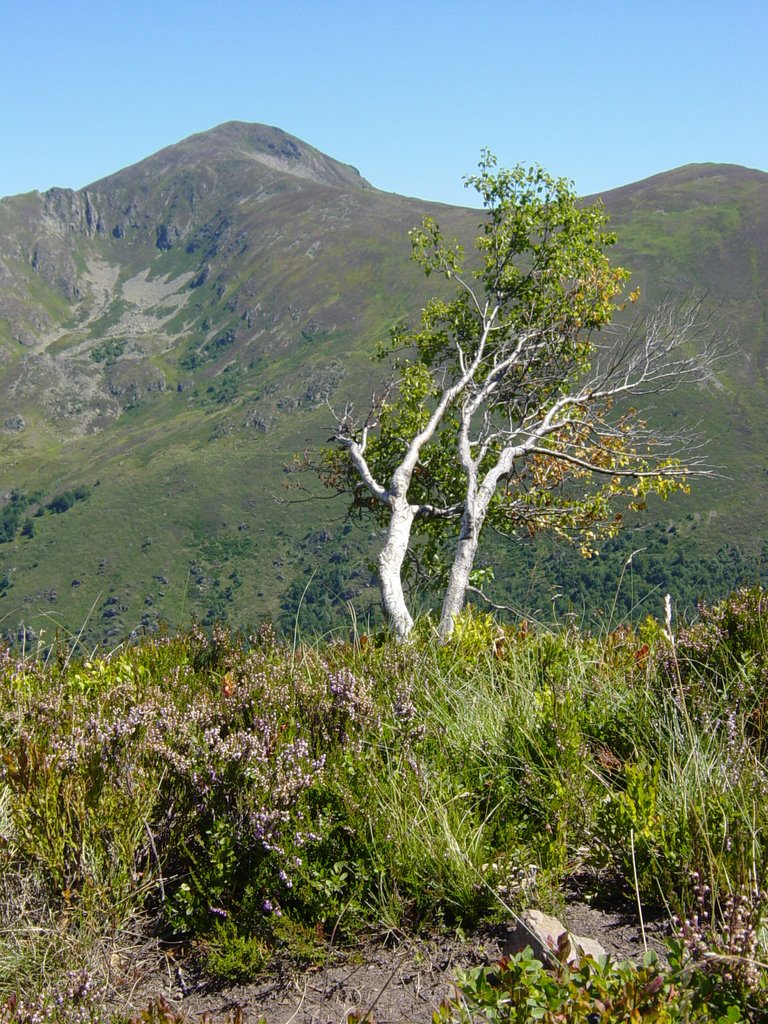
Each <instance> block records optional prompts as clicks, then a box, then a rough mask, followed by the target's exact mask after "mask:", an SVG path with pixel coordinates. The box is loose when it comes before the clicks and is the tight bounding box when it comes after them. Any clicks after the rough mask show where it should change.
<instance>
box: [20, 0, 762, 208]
mask: <svg viewBox="0 0 768 1024" xmlns="http://www.w3.org/2000/svg"><path fill="white" fill-rule="evenodd" d="M0 15H2V18H1V19H0V26H1V27H0V110H1V111H2V120H1V124H2V155H1V157H0V195H9V194H14V193H17V192H25V191H29V190H30V189H33V188H37V189H41V190H42V189H46V188H49V187H50V186H52V185H62V186H69V187H72V188H79V187H81V186H83V185H86V184H88V183H89V182H91V181H94V180H96V179H97V178H99V177H102V176H104V175H105V174H108V173H111V172H112V171H116V170H119V169H120V168H121V167H125V166H127V165H128V164H131V163H135V162H136V161H137V160H140V159H142V158H143V157H145V156H148V155H149V154H150V153H153V152H155V151H156V150H158V149H161V148H162V147H163V146H166V145H169V144H171V143H173V142H176V141H178V140H179V139H182V138H184V137H185V136H187V135H190V134H192V133H193V132H198V131H203V130H205V129H206V128H211V127H213V126H214V125H216V124H219V123H221V122H223V121H228V120H242V121H260V122H264V123H267V124H273V125H277V126H279V127H281V128H283V129H285V130H286V131H288V132H290V133H292V134H293V135H296V136H298V137H299V138H301V139H304V140H305V141H307V142H309V143H311V144H312V145H314V146H317V147H318V148H319V149H321V150H323V151H324V152H326V153H328V154H329V155H331V156H334V157H336V158H337V159H340V160H343V161H345V162H348V163H352V164H354V165H355V166H356V167H358V168H359V170H360V171H361V173H362V174H363V175H364V176H365V177H366V178H368V179H369V180H370V181H371V182H372V183H373V184H374V185H376V186H377V187H379V188H382V189H385V190H387V191H393V192H401V193H404V194H406V195H415V196H420V197H424V198H429V199H435V200H442V201H444V202H456V203H462V202H467V201H469V199H470V197H469V196H468V194H467V193H466V192H465V191H464V189H463V188H462V184H461V179H462V176H463V175H464V174H466V173H468V172H471V171H473V170H474V168H475V166H476V164H477V160H478V157H479V154H480V150H481V148H482V147H484V146H487V147H489V148H490V149H491V150H492V151H493V152H495V153H496V154H497V156H498V157H499V159H500V161H501V162H502V163H503V164H507V165H511V164H514V163H516V162H518V161H523V162H526V163H532V162H536V163H540V164H542V165H543V166H544V167H545V168H546V169H547V170H549V171H550V172H552V173H553V174H557V175H564V176H566V177H568V178H571V179H573V180H574V181H575V183H576V187H577V189H578V190H579V191H580V192H581V193H583V194H589V193H593V192H599V191H603V190H606V189H609V188H613V187H616V186H619V185H623V184H626V183H628V182H631V181H637V180H639V179H640V178H644V177H647V176H648V175H650V174H654V173H657V172H659V171H664V170H669V169H670V168H672V167H677V166H680V165H682V164H686V163H692V162H704V161H718V162H719V161H722V162H728V163H739V164H744V165H746V166H749V167H758V168H760V169H762V170H766V171H768V52H767V51H768V4H766V3H765V0H753V2H746V0H732V2H730V3H727V4H726V3H722V2H712V0H698V2H693V0H665V2H657V0H643V2H624V0H614V2H612V3H607V2H590V0H583V2H570V0H552V2H547V0H538V2H533V0H530V2H522V0H507V2H503V0H463V2H461V3H459V2H453V0H445V2H442V3H439V2H436V0H423V2H418V0H414V2H412V3H406V2H404V0H387V2H381V3H374V2H367V0H358V2H357V3H352V2H348V0H333V2H328V0H307V2H305V0H270V2H269V3H266V2H262V0H219V2H216V3H212V2H208V0H122V2H119V3H118V2H113V0H100V2H90V0H55V2H52V0H38V2H37V3H34V2H32V3H30V0H21V2H20V0H0Z"/></svg>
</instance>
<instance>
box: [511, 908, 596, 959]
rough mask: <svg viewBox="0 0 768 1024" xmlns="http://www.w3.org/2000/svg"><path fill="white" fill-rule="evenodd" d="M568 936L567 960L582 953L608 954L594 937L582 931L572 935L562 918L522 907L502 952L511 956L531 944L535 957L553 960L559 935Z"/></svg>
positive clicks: (594, 955) (584, 954)
mask: <svg viewBox="0 0 768 1024" xmlns="http://www.w3.org/2000/svg"><path fill="white" fill-rule="evenodd" d="M563 934H566V935H567V936H568V953H567V960H568V963H573V962H575V961H577V960H579V959H580V957H582V956H591V957H594V959H595V960H597V959H598V957H601V956H607V953H606V951H605V950H604V949H603V947H602V946H601V945H600V943H599V942H597V941H596V940H595V939H590V938H588V937H586V936H582V935H572V934H571V933H570V932H569V931H568V929H567V928H566V927H565V925H564V924H563V922H562V921H560V920H559V919H558V918H556V917H552V916H551V915H550V914H544V913H542V911H540V910H524V911H523V913H522V914H521V915H520V916H519V917H518V919H517V922H516V923H515V925H514V927H513V928H512V931H511V932H510V934H509V937H508V938H507V941H506V943H505V945H504V955H505V956H514V955H515V954H516V953H521V952H522V951H523V950H524V949H525V947H526V946H530V947H531V949H532V951H533V955H534V957H535V958H536V959H537V960H541V961H542V962H545V961H550V962H551V961H552V960H553V959H554V954H555V951H556V950H557V948H558V945H559V943H560V937H561V936H562V935H563Z"/></svg>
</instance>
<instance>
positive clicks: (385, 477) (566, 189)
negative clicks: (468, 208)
mask: <svg viewBox="0 0 768 1024" xmlns="http://www.w3.org/2000/svg"><path fill="white" fill-rule="evenodd" d="M466 184H467V185H469V186H471V187H474V188H475V189H476V190H477V192H478V193H479V195H480V198H481V200H482V205H483V220H482V223H481V225H480V233H479V235H478V237H477V238H476V240H475V249H474V252H473V254H472V255H471V257H470V258H467V257H466V255H465V253H464V251H463V249H462V247H461V246H460V245H458V244H456V243H450V242H448V241H446V240H445V239H444V238H443V235H442V234H441V231H440V228H439V227H438V225H437V224H436V223H435V222H434V221H433V220H431V219H429V218H428V219H426V220H425V221H424V222H423V224H422V226H421V228H420V229H417V230H414V231H413V232H411V242H412V246H413V258H414V259H415V260H416V262H417V263H418V264H419V265H420V266H421V267H422V269H423V270H424V273H425V274H427V275H433V274H434V275H438V276H440V277H442V278H443V279H444V280H445V281H446V282H447V287H446V288H444V289H443V292H444V293H443V295H441V296H439V297H436V298H434V299H432V300H431V301H430V302H429V303H428V305H427V306H426V308H425V309H424V310H423V311H422V314H421V319H420V323H419V325H418V326H417V327H416V328H414V329H408V328H407V327H405V326H404V325H399V326H397V327H396V328H394V329H393V331H392V332H391V338H390V343H389V345H388V346H387V354H389V355H390V356H391V357H392V359H393V364H394V376H393V377H392V380H391V382H390V383H389V385H388V386H387V387H386V388H385V389H384V390H383V392H382V393H381V394H380V395H378V396H375V397H374V400H373V402H372V404H371V408H370V410H369V411H368V413H367V415H365V416H364V417H362V418H360V417H358V416H357V415H356V413H355V410H354V408H353V407H352V406H348V407H347V408H346V409H345V410H344V411H343V412H342V413H341V414H339V415H337V416H336V418H335V424H334V431H333V438H332V446H331V447H330V448H328V449H326V450H325V452H324V454H323V458H322V462H321V476H322V478H323V480H324V482H325V483H326V484H327V485H329V486H331V487H334V488H335V489H337V490H338V491H343V492H345V493H348V494H350V495H351V498H352V509H353V510H354V511H356V512H358V513H361V514H370V515H372V516H374V518H375V519H377V520H378V521H379V522H380V523H381V524H382V525H383V526H384V527H385V530H386V533H385V540H384V544H383V547H382V549H381V552H380V554H379V557H378V570H379V582H380V587H381V596H382V602H383V606H384V610H385V613H386V615H387V618H388V620H389V622H390V624H391V626H392V628H393V629H394V631H395V632H396V634H397V636H398V637H400V638H405V637H407V636H408V634H409V632H410V631H411V628H412V626H413V618H412V615H411V612H410V610H409V607H408V602H407V600H406V594H405V589H404V570H405V567H406V565H407V564H408V563H409V561H410V562H412V561H413V560H414V558H415V557H416V556H417V554H418V559H419V562H420V564H421V565H422V566H424V565H427V566H428V567H429V568H430V569H431V570H432V572H433V576H434V578H435V579H436V580H437V581H438V582H440V583H441V584H442V586H443V588H444V593H443V600H442V612H441V616H440V622H439V627H438V629H439V634H440V637H441V639H442V640H446V639H447V638H448V637H449V636H450V635H451V632H452V630H453V628H454V623H455V621H456V616H457V615H458V614H459V613H460V611H461V609H462V607H463V605H464V602H465V600H466V596H467V593H468V591H469V590H470V589H479V588H477V587H476V584H477V580H476V579H475V577H474V576H473V572H474V565H475V559H476V555H477V551H478V545H479V542H480V537H481V533H482V531H483V529H484V528H485V527H489V526H490V527H492V528H493V529H494V530H496V531H499V532H501V533H504V534H506V535H508V536H509V537H511V538H515V537H520V536H521V535H533V534H536V533H538V532H540V531H549V532H551V533H554V534H556V535H558V536H560V537H564V538H568V539H571V540H575V541H577V542H578V543H580V545H581V547H582V550H583V552H584V553H585V554H589V553H591V551H592V550H593V549H594V545H595V544H596V543H597V542H598V541H599V539H600V538H601V537H605V536H611V535H613V534H615V533H616V532H617V530H618V529H619V527H620V524H621V513H619V512H617V511H616V505H617V502H618V501H619V500H621V499H623V500H624V501H625V503H626V502H628V503H629V504H630V505H633V506H635V507H640V506H641V505H642V504H643V503H644V499H645V497H646V495H647V494H648V493H650V492H655V493H658V494H661V495H662V496H663V497H666V496H667V495H668V494H669V493H671V492H672V491H674V490H676V489H680V488H686V487H687V480H688V477H689V475H690V473H691V472H692V471H695V470H697V469H698V468H699V463H700V460H699V458H698V457H697V455H696V452H695V449H692V447H691V442H690V439H688V438H684V437H679V436H678V437H672V436H666V437H665V436H660V435H659V434H658V433H656V432H654V431H653V430H650V429H649V428H648V427H647V426H646V424H645V422H644V421H643V420H642V418H641V417H640V416H639V414H638V412H637V410H636V408H635V404H634V403H635V401H636V399H638V398H642V397H643V396H647V395H649V394H655V393H658V392H662V391H666V390H668V389H670V388H673V387H677V386H678V385H680V384H682V383H685V382H693V381H699V380H701V379H702V377H704V376H706V375H707V373H708V358H709V357H708V355H707V354H706V352H703V350H702V349H701V347H700V346H699V347H696V345H695V342H696V340H697V339H696V338H695V335H696V333H697V326H698V318H697V315H696V310H693V311H688V312H682V311H680V310H677V311H675V310H672V309H669V308H665V309H662V310H659V311H657V312H656V313H654V314H653V315H652V316H650V317H647V318H646V319H644V320H636V321H635V322H634V325H633V326H632V327H630V328H622V329H621V330H619V329H618V328H615V327H614V326H613V323H614V317H615V315H616V313H617V312H618V311H619V310H620V309H623V308H625V307H626V306H631V304H632V303H633V302H635V300H636V299H637V296H638V293H637V292H631V293H629V294H628V295H627V296H626V297H625V298H622V296H623V293H624V289H625V286H626V282H627V280H628V276H629V275H628V273H627V271H625V270H624V269H623V268H621V267H615V266H613V265H612V264H611V262H610V260H609V257H608V250H609V249H610V247H611V246H612V245H613V243H614V241H615V238H614V236H613V235H612V234H611V233H609V232H608V230H607V220H608V218H607V215H606V213H605V210H604V208H603V206H602V204H600V203H596V204H594V205H591V206H585V205H583V204H581V203H580V202H579V200H578V197H577V196H576V194H575V193H574V190H573V187H572V185H571V183H570V182H568V181H567V180H564V179H555V178H553V177H551V176H550V175H548V174H547V173H546V172H545V171H543V170H542V169H541V168H539V167H532V168H525V167H522V166H518V167H516V168H514V169H512V170H506V169H499V168H498V167H497V164H496V160H495V158H494V157H493V156H492V155H491V154H489V153H484V154H483V158H482V160H481V163H480V166H479V173H478V174H476V175H473V176H469V177H468V178H467V179H466ZM446 296H447V297H446ZM415 541H418V549H417V547H416V546H415V544H414V542H415Z"/></svg>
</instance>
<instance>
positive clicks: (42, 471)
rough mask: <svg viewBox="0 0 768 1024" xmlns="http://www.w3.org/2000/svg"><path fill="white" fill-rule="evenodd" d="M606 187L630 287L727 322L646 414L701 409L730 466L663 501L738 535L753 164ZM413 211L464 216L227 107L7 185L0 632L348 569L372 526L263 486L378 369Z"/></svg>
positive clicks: (763, 187) (686, 525) (1, 306)
mask: <svg viewBox="0 0 768 1024" xmlns="http://www.w3.org/2000/svg"><path fill="white" fill-rule="evenodd" d="M604 199H605V201H606V204H607V206H608V208H609V210H610V211H611V213H612V215H613V221H614V226H615V228H616V230H617V232H618V234H619V237H620V247H619V252H618V254H617V258H618V259H619V260H620V261H621V262H623V263H624V264H625V265H627V266H629V267H630V268H632V269H633V270H634V271H635V278H636V280H637V281H638V282H639V283H640V284H641V285H642V287H643V292H644V296H645V297H646V299H647V302H648V304H649V305H650V304H651V303H653V302H655V301H657V300H658V299H659V298H660V297H661V296H663V295H664V294H666V293H672V294H674V295H680V296H687V295H693V294H695V295H699V294H702V293H707V294H708V297H709V298H708V301H709V302H710V303H711V304H712V305H713V306H714V307H715V308H716V309H717V322H718V325H719V326H718V330H720V329H721V328H723V333H724V334H725V330H724V328H725V327H727V328H728V333H729V335H730V336H731V346H732V348H731V354H730V355H729V356H728V358H727V360H726V361H725V363H724V366H723V373H722V384H721V385H719V386H717V387H715V386H712V387H708V388H706V389H702V390H701V391H699V392H697V393H694V394H688V395H682V394H679V395H676V396H675V401H674V404H671V403H670V404H667V405H666V406H663V407H660V408H659V410H658V411H657V412H656V413H655V415H656V416H658V417H660V418H661V419H662V420H664V421H667V420H668V421H670V422H678V419H679V418H681V419H685V418H689V419H690V418H693V419H702V420H704V426H705V427H706V428H707V429H708V430H709V432H710V433H711V434H712V435H713V436H714V440H713V443H712V448H711V461H712V462H713V463H715V464H724V465H727V466H728V467H729V472H730V475H731V476H732V477H733V480H732V481H729V482H727V483H723V482H720V483H716V484H714V485H708V486H707V487H701V488H697V490H696V493H695V494H694V495H693V496H692V497H691V498H689V499H686V501H685V503H678V504H677V505H675V506H673V507H671V508H670V509H669V510H667V509H664V515H665V516H667V515H669V516H671V517H674V518H676V519H678V520H679V521H680V524H679V535H680V537H681V538H682V540H681V543H683V542H687V541H686V538H689V539H690V541H691V542H693V541H694V540H695V542H696V545H697V546H698V547H699V548H701V549H702V550H714V549H715V548H716V547H717V546H718V545H719V544H721V543H722V542H723V540H724V539H725V538H727V539H729V540H733V539H734V538H738V540H739V542H740V543H743V544H746V545H750V544H753V543H754V541H755V539H756V538H757V537H758V535H759V533H760V531H761V530H762V528H763V526H764V525H765V523H764V518H765V517H764V513H763V508H764V504H765V503H764V497H765V495H764V490H765V487H766V483H767V482H768V478H767V477H766V467H768V463H766V460H765V457H764V455H763V448H764V439H765V437H766V436H767V434H768V423H766V417H765V408H766V403H765V398H766V396H765V393H764V392H765V376H764V374H765V361H766V348H765V346H766V340H765V321H766V302H767V301H768V296H767V295H766V283H765V282H766V279H767V277H768V275H767V274H766V268H767V265H768V254H767V252H766V250H767V249H768V242H767V241H766V240H767V239H768V230H766V229H767V228H768V224H766V216H767V215H766V210H767V209H768V202H766V200H767V199H768V175H765V174H761V173H760V172H751V171H746V170H745V169H743V168H733V167H723V166H714V165H713V166H709V165H707V166H704V167H692V168H683V169H681V170H679V171H675V172H671V173H670V174H667V175H660V176H657V177H656V178H653V179H649V180H648V181H646V182H641V183H639V184H638V185H634V186H627V187H626V188H624V189H619V190H617V191H615V192H612V193H609V194H607V195H606V196H605V197H604ZM425 213H429V214H430V215H432V216H433V217H435V218H436V219H437V220H439V222H440V223H441V225H442V226H443V227H444V230H445V232H446V233H447V234H456V235H457V236H459V237H460V238H463V239H465V240H468V239H469V238H471V237H472V234H473V232H474V230H475V228H476V226H477V222H478V214H477V212H476V211H472V210H464V209H459V208H453V207H446V206H439V205H436V204H432V205H430V204H426V203H423V202H420V201H416V200H410V199H405V198H403V197H400V196H397V195H392V194H388V193H382V192H380V191H378V190H376V189H375V188H373V187H371V185H370V184H369V183H368V182H366V181H365V179H363V178H362V177H361V176H360V175H359V174H358V172H357V171H356V170H355V169H354V168H351V167H348V166H346V165H342V164H339V163H337V162H336V161H334V160H332V159H330V158H329V157H326V156H324V155H323V154H321V153H319V152H318V151H316V150H314V149H312V148H311V147H309V146H306V145H305V144H304V143H302V142H300V141H299V140H298V139H294V138H292V137H291V136H289V135H286V134H285V133H284V132H281V131H279V130H278V129H274V128H266V127H264V126H261V125H246V124H241V123H230V124H226V125H222V126H220V127H219V128H217V129H214V130H212V131H210V132H206V133H203V134H201V135H197V136H193V137H191V138H190V139H187V140H185V141H184V142H182V143H179V144H178V145H176V146H171V147H169V148H168V149H166V150H163V151H161V152H160V153H157V154H155V155H154V156H152V157H150V158H148V159H147V160H144V161H142V162H141V163H139V164H137V165H135V166H134V167H130V168H127V169H126V170H124V171H121V172H119V173H117V174H115V175H111V176H110V177H108V178H105V179H103V180H102V181H99V182H96V183H95V184H93V185H91V186H89V187H87V188H85V189H83V190H81V191H79V192H72V191H69V190H63V189H53V190H51V191H49V192H47V193H45V194H44V195H41V194H38V193H30V194H28V195H23V196H15V197H10V198H7V199H4V200H2V201H0V238H2V239H3V241H2V243H0V285H1V286H2V287H1V288H0V395H2V402H1V403H0V410H2V411H1V412H0V501H4V502H5V507H4V510H3V511H4V514H5V515H6V526H7V528H6V531H5V532H6V535H8V536H7V538H6V540H5V542H4V543H0V629H5V630H11V631H15V630H17V628H18V626H19V623H21V622H24V623H25V624H27V625H28V626H31V627H32V628H34V630H35V631H39V630H40V628H41V627H42V628H45V629H46V630H48V631H49V633H50V632H51V631H52V630H53V628H54V624H55V623H60V624H62V625H63V626H64V627H66V629H68V630H70V631H75V630H77V629H79V628H80V627H81V626H83V625H85V628H86V632H87V633H88V635H89V637H93V638H96V639H103V640H107V641H116V640H117V639H118V638H120V637H122V636H124V635H125V634H126V633H128V632H130V631H131V630H132V629H134V628H135V627H137V626H139V625H140V624H143V625H149V626H151V625H153V624H155V623H156V622H158V621H159V620H160V619H163V618H165V619H169V620H171V621H178V620H179V619H180V618H186V617H187V616H188V615H189V614H190V613H193V612H195V613H197V614H201V615H206V614H207V615H209V616H211V617H212V616H214V615H216V614H225V615H227V616H228V617H229V618H231V619H232V620H233V621H235V622H243V623H245V622H249V621H251V622H253V621H256V620H258V619H259V618H260V617H262V616H263V615H275V614H277V613H278V611H279V608H280V603H281V600H284V599H285V595H286V593H287V592H290V594H292V600H294V601H295V600H296V599H297V595H298V596H300V595H301V593H302V591H303V589H304V587H305V585H306V583H307V582H308V581H310V577H311V575H312V572H314V571H316V570H318V568H319V569H320V570H321V571H320V572H319V574H318V578H322V580H323V581H326V580H332V581H334V580H335V581H336V582H335V583H334V586H337V589H339V590H340V591H341V592H342V596H345V595H346V593H347V592H350V593H351V592H352V591H363V592H365V590H366V587H367V586H368V585H369V584H370V579H369V576H368V573H367V570H365V568H364V560H365V553H366V551H367V550H368V547H369V544H370V537H369V535H368V532H367V531H366V530H365V529H361V528H359V527H357V526H353V527H349V526H345V524H344V523H343V521H342V519H341V515H342V510H341V509H340V508H339V507H338V506H337V505H334V504H332V503H317V502H299V503H294V504H290V505H286V504H284V503H281V501H280V500H279V499H280V498H281V496H285V495H286V493H290V492H285V490H284V487H283V484H284V483H285V482H286V481H288V482H290V481H291V478H290V477H289V476H287V475H286V472H285V465H286V463H289V462H290V460H291V458H292V457H293V455H294V454H295V453H296V452H300V451H301V450H302V448H303V447H304V446H305V445H307V444H312V443H315V442H316V441H317V440H318V438H320V439H322V438H323V437H324V436H326V434H325V433H324V432H325V431H326V430H327V426H328V422H329V413H328V410H327V407H326V403H327V402H329V401H330V402H331V403H333V404H343V402H344V401H345V400H346V399H347V397H348V396H350V395H351V396H356V397H362V396H364V395H366V394H367V393H368V392H369V391H370V389H371V388H372V387H373V386H374V384H375V381H376V374H377V372H378V371H377V369H376V368H375V367H372V365H371V363H370V355H371V352H372V350H373V347H374V344H375V341H376V340H377V339H380V338H381V337H383V336H384V335H385V332H386V329H387V327H388V326H389V325H390V324H391V323H393V322H394V321H395V320H397V319H398V318H400V317H407V316H412V315H414V313H415V312H416V311H417V310H418V309H419V308H420V306H421V305H422V304H423V302H424V301H425V299H426V298H427V296H428V295H429V294H430V291H431V289H432V287H433V284H432V282H427V281H424V280H423V279H422V278H421V277H420V275H419V272H418V270H417V268H416V267H415V266H414V265H413V264H411V263H410V262H409V245H408V239H407V230H408V229H409V228H410V227H412V226H414V225H415V224H417V223H418V222H419V221H420V219H421V218H422V216H423V215H424V214H425ZM77 488H81V490H80V491H79V492H77V493H78V494H79V497H78V498H76V499H75V498H73V497H72V492H75V491H76V490H77ZM14 493H15V494H16V497H15V498H13V495H14ZM68 494H69V498H67V499H66V500H59V501H56V500H55V499H56V498H57V496H62V495H64V496H65V497H66V495H68ZM51 504H53V506H54V508H52V509H51V508H49V507H48V506H50V505H51ZM64 506H66V508H65V509H64ZM9 509H10V510H11V512H13V515H10V513H9V512H8V510H9ZM14 509H15V510H16V511H14ZM62 509H64V510H62ZM656 515H657V516H658V510H657V512H656ZM14 516H15V520H14V523H13V524H11V525H8V524H9V522H10V519H13V518H14ZM686 516H688V517H690V518H689V519H687V520H686V518H685V517H686ZM651 521H652V520H651ZM11 527H12V528H11ZM694 527H695V528H696V536H695V537H694V536H693V534H694ZM0 530H2V527H0ZM633 539H634V538H629V541H630V542H632V541H633ZM350 566H353V567H354V569H352V570H350V569H349V567H350ZM350 573H351V574H352V576H353V578H352V579H351V580H350ZM511 575H512V573H511V572H510V573H509V576H510V577H511ZM502 583H503V581H502ZM310 589H311V588H310ZM501 589H502V591H503V590H504V587H503V585H502V588H501ZM310 596H312V595H311V594H310ZM313 599H314V598H313Z"/></svg>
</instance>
